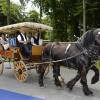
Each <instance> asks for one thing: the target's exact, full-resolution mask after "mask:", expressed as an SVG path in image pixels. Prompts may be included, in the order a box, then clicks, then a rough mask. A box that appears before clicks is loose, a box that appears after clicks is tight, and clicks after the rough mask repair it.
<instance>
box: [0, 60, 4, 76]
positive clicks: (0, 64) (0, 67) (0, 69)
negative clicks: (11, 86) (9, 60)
mask: <svg viewBox="0 0 100 100" xmlns="http://www.w3.org/2000/svg"><path fill="white" fill-rule="evenodd" d="M3 68H4V63H3V62H1V61H0V75H2V73H3Z"/></svg>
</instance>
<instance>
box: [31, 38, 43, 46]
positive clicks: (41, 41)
mask: <svg viewBox="0 0 100 100" xmlns="http://www.w3.org/2000/svg"><path fill="white" fill-rule="evenodd" d="M31 44H32V45H37V44H35V43H34V38H33V37H32V38H31ZM42 44H43V40H42V39H39V45H42Z"/></svg>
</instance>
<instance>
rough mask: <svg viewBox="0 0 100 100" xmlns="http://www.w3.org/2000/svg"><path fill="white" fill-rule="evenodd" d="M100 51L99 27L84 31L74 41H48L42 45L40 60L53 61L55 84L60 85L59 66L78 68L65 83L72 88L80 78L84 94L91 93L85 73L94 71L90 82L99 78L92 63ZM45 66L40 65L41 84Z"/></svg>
mask: <svg viewBox="0 0 100 100" xmlns="http://www.w3.org/2000/svg"><path fill="white" fill-rule="evenodd" d="M99 53H100V28H98V29H93V30H89V31H87V32H86V33H84V34H83V35H82V36H81V37H80V38H79V39H78V40H77V41H76V42H75V43H72V44H68V43H67V44H63V43H49V44H47V45H46V46H45V47H44V50H43V55H42V60H43V61H55V62H53V76H54V79H55V85H56V86H61V77H60V76H61V75H60V66H61V65H63V66H66V67H68V68H73V69H76V70H78V72H77V75H76V76H75V77H74V78H73V79H72V80H70V81H69V82H68V83H67V84H66V85H67V87H68V88H69V89H70V90H72V89H73V86H74V85H75V84H76V82H77V81H78V80H79V79H80V83H81V84H82V86H83V92H84V94H85V95H92V94H93V92H92V91H91V90H90V89H89V88H88V84H87V78H86V75H87V73H88V71H89V70H90V69H91V70H93V71H94V72H95V75H94V77H93V78H92V81H91V83H92V84H94V83H96V82H97V81H98V80H99V71H98V69H97V68H96V66H95V65H94V63H95V60H97V59H98V55H99ZM45 69H46V68H45V67H40V69H39V70H40V76H39V84H40V86H43V85H44V84H43V77H44V72H45Z"/></svg>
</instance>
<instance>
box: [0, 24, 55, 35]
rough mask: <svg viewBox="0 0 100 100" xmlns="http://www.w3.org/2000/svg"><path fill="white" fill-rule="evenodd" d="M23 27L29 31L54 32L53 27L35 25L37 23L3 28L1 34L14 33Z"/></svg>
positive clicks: (0, 28)
mask: <svg viewBox="0 0 100 100" xmlns="http://www.w3.org/2000/svg"><path fill="white" fill-rule="evenodd" d="M21 27H25V28H27V30H28V31H35V30H39V31H46V30H47V31H52V30H53V28H52V27H50V26H48V25H45V24H40V23H35V22H22V23H16V24H11V25H7V26H2V27H0V32H5V33H9V32H10V33H12V32H15V31H17V30H19V29H20V28H21Z"/></svg>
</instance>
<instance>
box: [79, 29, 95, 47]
mask: <svg viewBox="0 0 100 100" xmlns="http://www.w3.org/2000/svg"><path fill="white" fill-rule="evenodd" d="M93 31H94V30H89V31H87V32H86V33H84V34H83V35H82V37H81V38H80V39H79V42H80V43H81V44H82V46H83V47H85V48H88V47H89V46H90V45H92V44H93V43H94V41H95V36H94V34H93Z"/></svg>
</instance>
